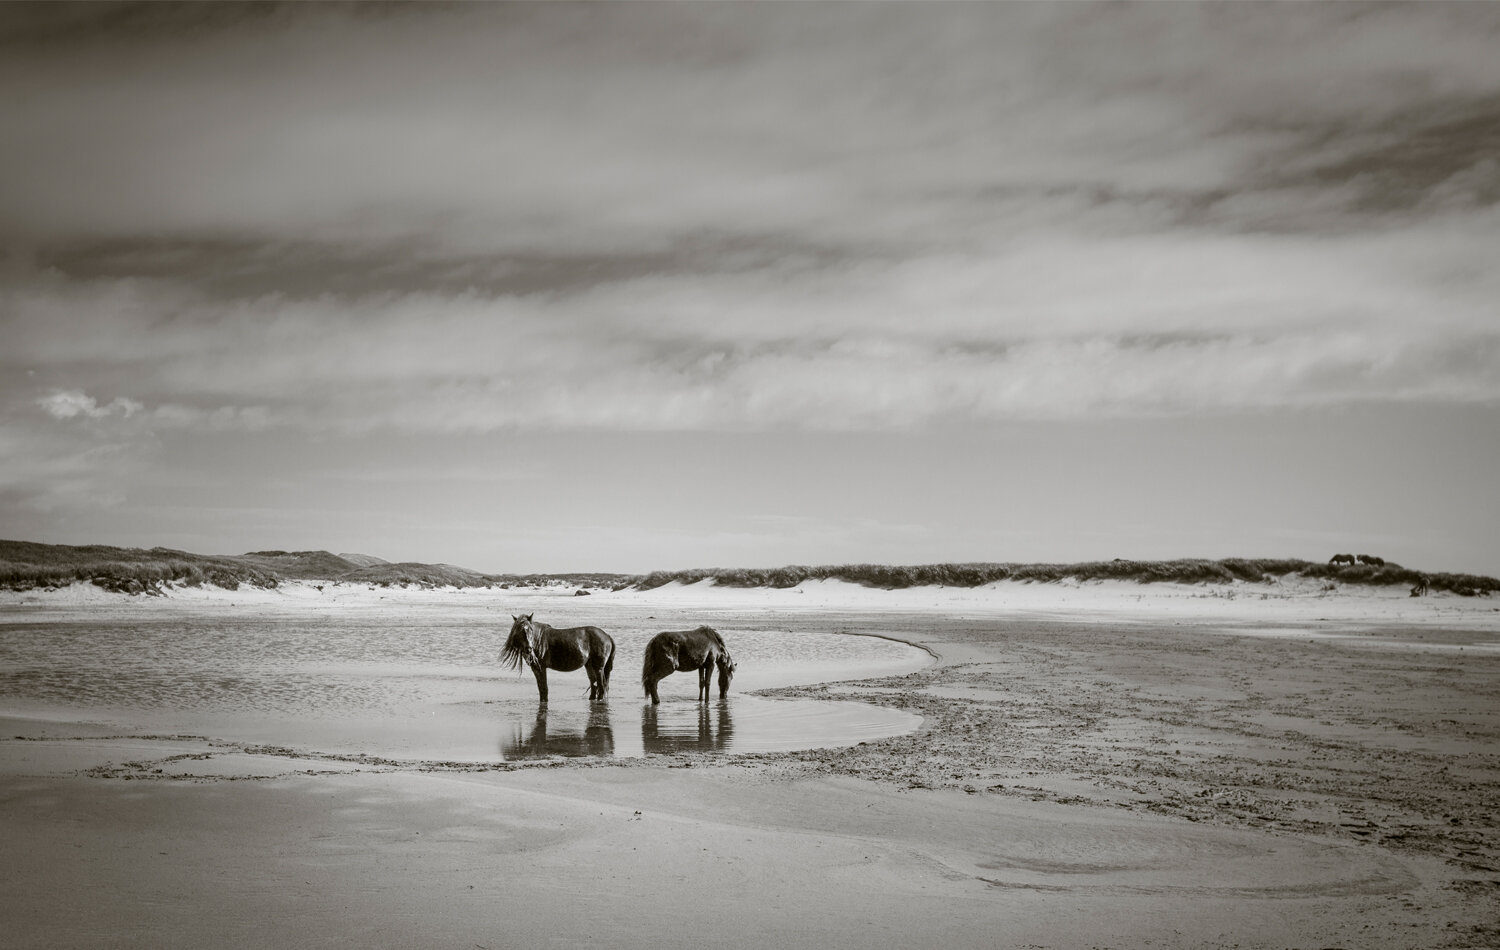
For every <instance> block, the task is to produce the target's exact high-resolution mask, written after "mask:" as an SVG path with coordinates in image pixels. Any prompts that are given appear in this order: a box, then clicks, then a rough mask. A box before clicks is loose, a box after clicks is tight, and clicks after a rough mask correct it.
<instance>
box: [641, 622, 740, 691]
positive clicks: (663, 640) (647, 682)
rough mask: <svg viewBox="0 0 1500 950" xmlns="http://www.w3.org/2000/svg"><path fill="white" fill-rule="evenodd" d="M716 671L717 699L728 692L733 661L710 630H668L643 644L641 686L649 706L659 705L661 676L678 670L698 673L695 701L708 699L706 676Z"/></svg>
mask: <svg viewBox="0 0 1500 950" xmlns="http://www.w3.org/2000/svg"><path fill="white" fill-rule="evenodd" d="M715 666H717V667H718V668H719V696H721V697H722V696H723V695H724V694H725V693H727V692H729V681H730V680H731V679H733V678H734V666H735V664H734V658H733V657H731V656H730V655H729V649H728V648H727V647H725V646H724V638H723V637H721V636H719V634H718V633H717V632H716V631H715V630H714V629H713V628H711V627H699V628H698V629H697V630H676V631H673V630H668V631H666V632H663V633H658V634H657V635H656V636H654V637H652V638H651V642H650V643H648V644H646V663H645V665H644V666H643V667H642V669H641V685H642V686H644V687H645V688H646V695H647V696H650V697H651V702H652V703H653V704H656V703H659V702H661V697H660V696H658V695H656V684H657V683H658V682H659V681H660V680H661V679H662V678H663V677H665V676H670V675H671V674H673V673H675V672H677V671H678V670H682V671H683V672H686V671H687V670H697V671H698V698H699V699H700V700H707V699H708V674H709V671H710V670H712V669H713V668H714V667H715Z"/></svg>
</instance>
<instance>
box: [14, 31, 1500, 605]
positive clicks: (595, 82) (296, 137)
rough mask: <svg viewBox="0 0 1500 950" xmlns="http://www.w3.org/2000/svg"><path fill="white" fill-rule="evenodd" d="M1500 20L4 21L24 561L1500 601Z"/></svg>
mask: <svg viewBox="0 0 1500 950" xmlns="http://www.w3.org/2000/svg"><path fill="white" fill-rule="evenodd" d="M1497 48H1500V5H1493V4H1452V5H1450V4H1444V3H1423V4H1382V5H1363V4H1358V3H1309V4H1296V5H1291V4H1279V3H1278V4H1259V3H1236V4H1205V5H1198V4H1193V3H1171V4H1132V3H1122V4H1107V5H1094V4H1088V3H1067V4H1022V3H1016V4H968V3H965V4H946V3H921V4H902V3H880V4H862V3H837V4H822V3H808V4H781V3H774V4H773V3H737V4H698V3H670V4H653V3H629V4H573V3H555V4H551V3H549V4H481V5H459V6H446V5H426V4H421V5H411V6H363V5H353V6H320V5H300V4H294V5H289V6H280V5H255V6H237V5H221V4H203V5H197V4H195V5H187V6H175V5H168V4H148V5H145V6H109V5H83V6H72V5H66V4H44V5H40V6H31V5H18V4H5V5H0V100H3V101H4V102H5V103H6V106H5V108H4V109H3V110H0V537H5V538H10V539H17V540H30V541H40V542H47V543H58V544H87V543H100V544H115V545H122V546H129V547H153V546H158V545H160V546H166V547H172V548H178V549H183V550H188V551H194V552H197V553H205V554H234V553H242V552H246V551H252V550H266V549H284V550H310V549H326V550H330V551H334V552H350V553H362V554H371V555H376V556H379V557H383V558H386V559H389V560H417V561H427V562H446V563H453V564H459V565H462V566H465V567H470V568H474V569H477V570H482V571H490V572H511V571H515V572H530V571H543V572H565V571H618V572H627V573H637V572H645V571H650V570H656V569H664V570H673V569H682V568H694V567H774V566H780V565H786V564H844V563H886V564H922V563H935V562H961V561H1024V562H1031V561H1054V562H1073V561H1084V560H1093V559H1108V558H1114V557H1123V558H1132V559H1134V558H1140V559H1158V558H1178V557H1210V558H1220V557H1303V558H1308V559H1312V560H1326V559H1327V558H1328V557H1330V556H1331V555H1333V554H1334V553H1343V552H1348V553H1371V554H1376V555H1380V556H1382V557H1385V558H1387V559H1388V560H1394V561H1398V562H1400V563H1402V564H1406V565H1408V566H1413V567H1418V568H1422V569H1428V570H1450V571H1469V572H1475V573H1488V574H1493V575H1500V504H1497V503H1496V499H1495V484H1496V472H1497V471H1500V56H1496V55H1494V53H1495V50H1496V49H1497Z"/></svg>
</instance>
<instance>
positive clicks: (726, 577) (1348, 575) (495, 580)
mask: <svg viewBox="0 0 1500 950" xmlns="http://www.w3.org/2000/svg"><path fill="white" fill-rule="evenodd" d="M1289 575H1300V576H1302V577H1305V578H1311V579H1314V580H1324V581H1327V582H1328V583H1339V584H1360V585H1367V586H1381V585H1401V586H1407V587H1410V586H1412V585H1415V584H1416V583H1417V582H1418V581H1419V580H1422V579H1424V578H1425V579H1426V582H1427V585H1428V587H1429V589H1430V590H1433V591H1451V592H1453V593H1456V594H1462V595H1465V596H1473V595H1480V594H1484V595H1487V594H1489V593H1490V592H1491V591H1495V590H1500V580H1496V579H1495V578H1493V577H1485V576H1481V575H1475V574H1452V573H1431V572H1423V571H1419V570H1415V569H1412V568H1408V567H1403V566H1401V565H1399V564H1392V563H1384V564H1354V565H1334V564H1327V563H1324V562H1321V561H1304V560H1298V559H1295V558H1225V559H1223V560H1218V561H1214V560H1205V559H1198V558H1186V559H1181V560H1175V561H1126V560H1114V561H1085V562H1082V563H1077V564H1019V563H970V564H921V565H913V566H891V565H884V564H843V565H833V566H822V567H807V566H801V565H793V566H789V567H777V568H763V569H762V568H708V569H700V570H684V571H655V572H652V573H650V574H641V575H631V574H605V573H574V574H483V573H480V572H479V571H472V570H468V569H467V568H462V567H455V566H453V565H451V564H421V563H417V562H410V561H408V562H401V563H394V564H393V563H390V562H386V561H382V560H381V559H379V558H373V557H369V556H366V555H339V554H330V553H329V552H327V551H252V552H250V553H248V554H241V555H202V554H191V553H189V552H186V551H176V550H173V549H171V548H149V549H142V548H117V547H109V546H106V545H98V544H91V545H83V546H71V545H62V544H37V543H34V542H29V541H0V588H8V589H11V590H30V589H33V588H47V587H64V586H67V585H68V584H72V583H74V582H76V581H84V582H88V583H92V584H96V585H98V586H99V587H102V588H104V589H106V590H112V591H119V592H123V593H132V594H140V593H146V594H157V593H161V592H162V591H163V589H164V587H165V585H168V584H187V585H189V586H199V585H202V584H212V585H214V586H216V587H223V588H227V589H229V590H237V589H238V588H239V587H240V586H241V585H249V586H252V587H275V586H277V585H278V584H280V583H282V582H283V581H287V580H318V581H328V582H332V583H338V584H364V585H370V586H384V587H390V586H409V587H412V586H414V587H447V586H452V587H497V586H508V587H522V586H531V587H543V586H559V585H565V586H566V585H570V586H575V587H579V588H595V589H598V588H612V589H615V590H619V589H623V588H627V587H634V588H637V589H640V590H651V589H653V588H656V587H661V586H662V585H664V584H668V583H671V582H673V581H676V582H679V583H683V584H695V583H698V582H700V581H705V580H708V581H712V582H713V583H714V584H716V585H720V586H724V587H781V588H785V587H795V586H797V585H798V584H800V583H802V582H803V581H808V580H840V581H847V582H849V583H852V584H860V585H863V586H865V587H876V588H904V587H922V586H944V587H978V586H980V585H981V584H988V583H991V582H993V581H1003V580H1008V581H1022V582H1037V583H1046V582H1050V581H1061V580H1077V581H1091V580H1121V581H1136V582H1138V583H1142V584H1149V583H1160V582H1175V583H1182V584H1205V583H1230V582H1233V581H1248V582H1268V581H1273V580H1277V579H1280V578H1282V577H1287V576H1289Z"/></svg>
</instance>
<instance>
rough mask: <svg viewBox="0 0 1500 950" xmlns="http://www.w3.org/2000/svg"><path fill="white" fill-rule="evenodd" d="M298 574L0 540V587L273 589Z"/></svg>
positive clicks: (156, 553) (162, 554)
mask: <svg viewBox="0 0 1500 950" xmlns="http://www.w3.org/2000/svg"><path fill="white" fill-rule="evenodd" d="M293 576H299V575H295V574H291V573H285V572H283V571H281V570H278V569H277V568H276V567H272V566H270V565H269V564H268V563H267V559H265V558H262V557H257V556H246V557H214V556H209V555H203V554H190V553H188V552H187V551H175V550H173V549H171V548H150V549H143V548H117V547H110V546H108V545H103V544H88V545H82V546H74V545H66V544H37V543H34V542H31V541H0V587H4V588H8V589H10V590H30V589H32V588H37V587H43V588H45V587H65V586H67V585H69V584H72V583H73V582H75V581H87V582H89V583H93V584H96V585H98V586H99V587H102V588H104V589H105V590H111V591H119V592H121V593H129V594H147V593H150V594H154V593H160V592H161V588H162V585H163V584H167V583H184V584H188V585H190V586H194V587H196V586H200V585H203V584H212V585H214V586H215V587H223V588H227V589H229V590H238V589H239V587H240V585H242V584H247V585H250V586H252V587H275V586H276V585H277V584H278V583H280V582H281V580H282V579H284V578H287V577H293Z"/></svg>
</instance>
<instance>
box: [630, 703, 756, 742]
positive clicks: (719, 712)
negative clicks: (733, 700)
mask: <svg viewBox="0 0 1500 950" xmlns="http://www.w3.org/2000/svg"><path fill="white" fill-rule="evenodd" d="M695 720H696V723H695ZM695 725H696V728H695ZM733 737H734V722H733V720H732V718H731V717H730V715H729V700H727V699H720V700H719V701H718V702H717V703H716V704H714V705H712V706H710V705H709V704H708V703H699V704H698V705H697V707H696V715H692V714H690V713H689V710H688V709H686V708H684V707H682V706H669V707H668V708H667V711H666V712H659V707H657V706H654V705H652V706H647V707H645V708H644V709H643V710H642V711H641V745H642V747H644V748H645V750H646V754H647V755H671V754H673V753H674V752H720V751H723V750H724V749H727V748H729V746H730V742H731V740H732V739H733Z"/></svg>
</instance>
